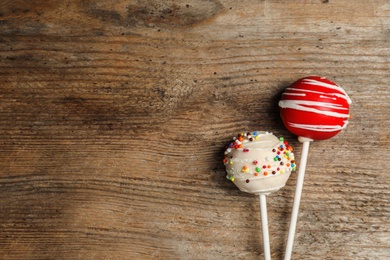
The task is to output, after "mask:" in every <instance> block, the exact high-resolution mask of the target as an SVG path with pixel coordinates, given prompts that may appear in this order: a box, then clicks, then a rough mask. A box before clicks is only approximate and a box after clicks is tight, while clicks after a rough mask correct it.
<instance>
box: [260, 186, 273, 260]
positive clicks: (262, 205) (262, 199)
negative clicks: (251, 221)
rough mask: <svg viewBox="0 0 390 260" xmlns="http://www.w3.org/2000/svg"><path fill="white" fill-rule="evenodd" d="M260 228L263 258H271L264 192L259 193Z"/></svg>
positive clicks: (269, 259) (267, 259)
mask: <svg viewBox="0 0 390 260" xmlns="http://www.w3.org/2000/svg"><path fill="white" fill-rule="evenodd" d="M259 196H260V213H261V229H262V232H263V246H264V259H265V260H271V250H270V245H269V234H268V217H267V201H266V198H265V195H264V194H260V195H259Z"/></svg>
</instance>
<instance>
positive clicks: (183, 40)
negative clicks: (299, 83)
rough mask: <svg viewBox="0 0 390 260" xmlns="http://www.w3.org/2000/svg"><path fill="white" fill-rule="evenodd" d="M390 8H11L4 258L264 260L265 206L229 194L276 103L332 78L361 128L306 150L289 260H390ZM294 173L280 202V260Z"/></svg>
mask: <svg viewBox="0 0 390 260" xmlns="http://www.w3.org/2000/svg"><path fill="white" fill-rule="evenodd" d="M389 17H390V5H389V4H388V2H387V1H384V0H375V1H363V0H357V1H353V2H351V1H346V0H340V1H332V0H330V1H320V0H318V1H317V0H312V1H294V3H293V2H290V1H285V0H276V1H250V0H243V1H231V0H221V1H216V0H215V1H205V0H189V1H182V0H179V1H156V0H148V1H138V0H135V1H106V0H99V1H90V0H88V1H75V0H68V1H55V0H49V1H40V0H35V1H19V0H13V1H2V4H1V5H0V97H1V102H0V135H1V142H0V169H1V175H0V213H1V214H0V226H1V230H2V232H1V233H0V258H2V259H58V258H60V259H61V258H73V259H74V258H77V259H154V258H160V259H259V258H262V255H263V249H262V244H261V225H260V213H259V206H258V200H257V198H256V197H254V196H251V195H249V194H244V193H242V192H240V191H238V190H237V188H236V187H235V186H234V185H233V184H232V183H231V182H229V181H228V180H226V179H225V173H224V168H223V165H222V163H221V159H222V153H223V149H224V147H225V145H226V144H227V143H228V142H229V141H230V138H231V137H232V136H233V135H236V134H237V133H240V132H242V131H247V130H268V131H271V132H273V133H274V134H276V135H278V136H284V137H285V138H286V139H288V140H289V141H290V143H291V144H292V145H293V146H294V148H295V153H296V157H298V158H299V156H300V148H301V144H300V143H299V142H298V141H297V140H296V137H294V136H293V135H292V134H290V133H288V132H287V130H286V129H285V128H284V127H283V124H282V122H281V120H280V118H279V111H278V107H277V101H278V100H279V98H280V94H281V92H282V91H283V90H284V88H285V87H287V86H288V85H289V84H291V83H292V82H294V81H295V80H297V79H298V78H300V77H303V76H308V75H321V76H326V77H328V78H329V79H331V80H334V81H335V82H337V83H338V84H340V85H341V86H343V88H344V89H345V90H346V91H347V92H348V94H349V95H350V97H351V98H352V100H353V104H352V107H351V111H352V115H353V119H352V120H351V122H350V124H349V126H348V128H347V129H345V130H344V131H343V132H342V133H340V134H339V135H338V136H336V137H334V138H332V139H331V140H327V141H321V142H315V143H314V144H313V145H312V146H311V148H310V149H311V150H310V154H309V161H308V167H307V173H306V178H305V184H304V191H303V198H302V203H301V208H300V214H299V221H298V227H297V231H298V232H297V234H296V238H295V246H294V250H293V259H387V258H389V256H390V228H389V218H390V207H389V205H390V204H389V195H390V192H389V185H390V178H389V175H388V172H387V170H386V169H387V161H388V160H387V158H388V154H389V153H390V148H389V147H390V143H389V137H390V133H389V129H390V123H389V122H390V105H389V94H390V91H389V86H388V77H389V71H390V48H389V37H390V19H389ZM295 182H296V175H293V176H292V177H291V178H290V180H289V181H288V184H287V186H286V187H285V188H283V189H282V190H281V191H279V192H278V193H275V194H272V195H270V196H268V214H269V224H270V236H271V253H272V257H273V258H274V259H282V257H283V252H284V247H285V241H286V239H287V230H288V223H289V216H290V211H291V207H292V201H293V194H294V189H295Z"/></svg>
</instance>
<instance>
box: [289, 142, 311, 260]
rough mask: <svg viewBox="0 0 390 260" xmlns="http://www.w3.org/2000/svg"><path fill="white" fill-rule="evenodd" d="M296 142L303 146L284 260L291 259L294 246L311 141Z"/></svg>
mask: <svg viewBox="0 0 390 260" xmlns="http://www.w3.org/2000/svg"><path fill="white" fill-rule="evenodd" d="M298 140H299V141H300V142H302V143H303V146H302V154H301V161H300V163H299V170H298V177H297V188H296V190H295V196H294V204H293V208H292V212H291V220H290V229H289V231H288V239H287V245H286V253H285V254H284V260H290V259H291V254H292V249H293V244H294V236H295V229H296V227H297V220H298V211H299V204H300V202H301V195H302V188H303V179H304V178H305V170H306V162H307V156H308V153H309V145H310V141H312V140H311V139H308V138H302V137H299V138H298Z"/></svg>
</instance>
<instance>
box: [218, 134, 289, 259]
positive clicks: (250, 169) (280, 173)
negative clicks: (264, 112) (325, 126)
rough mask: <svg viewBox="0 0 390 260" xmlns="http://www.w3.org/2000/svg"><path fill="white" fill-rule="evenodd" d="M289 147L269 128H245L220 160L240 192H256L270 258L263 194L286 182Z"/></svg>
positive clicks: (265, 255)
mask: <svg viewBox="0 0 390 260" xmlns="http://www.w3.org/2000/svg"><path fill="white" fill-rule="evenodd" d="M292 151H293V148H292V147H291V146H290V145H289V144H288V142H287V141H285V140H284V139H283V138H282V137H281V138H279V139H278V138H277V137H276V136H274V135H273V134H272V133H269V132H260V131H257V132H248V133H242V134H239V135H238V136H237V137H234V138H233V142H232V143H230V144H229V145H228V147H227V149H226V151H225V156H224V159H223V162H224V164H225V166H226V172H227V176H226V177H227V178H228V179H229V180H231V181H232V182H234V184H235V185H236V186H237V187H238V188H239V189H240V190H241V191H244V192H248V193H253V194H256V195H259V198H260V213H261V224H262V233H263V246H264V259H266V260H270V259H271V252H270V242H269V234H268V218H267V203H266V195H268V194H270V193H271V192H275V191H277V190H279V189H280V188H282V187H283V186H285V185H286V182H287V179H288V177H289V176H290V174H291V171H293V170H295V168H296V164H295V159H294V154H293V152H292Z"/></svg>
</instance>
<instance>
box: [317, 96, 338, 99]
mask: <svg viewBox="0 0 390 260" xmlns="http://www.w3.org/2000/svg"><path fill="white" fill-rule="evenodd" d="M320 98H328V99H333V100H336V98H334V97H327V96H324V95H320Z"/></svg>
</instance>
